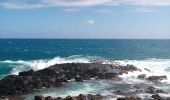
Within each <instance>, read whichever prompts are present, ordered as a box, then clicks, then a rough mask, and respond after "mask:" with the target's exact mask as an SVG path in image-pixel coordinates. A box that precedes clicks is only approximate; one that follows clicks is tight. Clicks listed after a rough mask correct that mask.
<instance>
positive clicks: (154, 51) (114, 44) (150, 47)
mask: <svg viewBox="0 0 170 100" xmlns="http://www.w3.org/2000/svg"><path fill="white" fill-rule="evenodd" d="M96 59H100V60H103V61H106V63H107V62H109V61H115V62H117V63H120V64H122V65H123V64H132V65H134V66H136V67H137V68H140V69H141V70H143V73H145V74H146V75H147V76H151V75H166V76H167V77H168V79H167V80H165V82H166V83H168V84H169V83H170V40H144V39H143V40H142V39H141V40H135V39H0V79H2V78H4V77H5V76H7V75H10V74H18V73H19V72H21V71H26V70H30V69H33V70H40V69H43V68H47V67H49V66H51V65H54V64H61V63H72V62H75V63H76V62H80V63H88V62H90V61H91V60H96ZM145 68H147V69H149V70H151V72H150V73H149V72H147V71H144V69H145ZM139 74H141V73H140V72H132V73H129V74H128V75H122V76H121V77H122V78H123V80H124V82H122V83H119V82H110V81H109V82H105V81H102V80H101V81H98V82H95V81H91V82H87V83H70V84H68V87H64V88H60V89H51V90H47V91H48V92H47V91H45V92H44V91H43V92H41V93H42V94H44V95H52V96H55V95H56V94H57V95H58V96H61V97H62V96H66V95H77V94H80V93H82V92H83V93H99V92H102V93H104V94H109V93H110V92H109V90H108V87H115V86H117V85H120V84H121V86H123V84H126V85H128V84H137V83H146V82H145V81H144V80H140V79H137V78H136V77H137V75H139ZM113 83H114V85H113ZM106 87H107V89H106ZM161 88H166V89H167V91H170V87H169V86H163V87H161ZM107 90H108V91H107ZM49 91H50V92H49ZM62 92H63V93H65V95H63V93H62ZM30 95H32V94H30Z"/></svg>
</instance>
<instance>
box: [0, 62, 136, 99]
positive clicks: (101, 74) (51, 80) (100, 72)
mask: <svg viewBox="0 0 170 100" xmlns="http://www.w3.org/2000/svg"><path fill="white" fill-rule="evenodd" d="M136 70H138V69H137V68H136V67H134V66H132V65H126V66H120V65H119V66H117V65H116V66H115V65H113V64H99V63H67V64H56V65H54V66H51V67H49V68H45V69H43V70H39V71H33V70H30V71H24V72H20V73H19V75H9V76H7V77H5V78H4V79H2V80H0V90H1V91H0V96H1V97H2V96H9V95H16V94H22V93H28V92H32V91H33V90H38V89H42V88H49V87H60V86H63V85H64V84H66V83H67V82H68V81H69V80H71V79H74V80H75V81H78V82H83V81H84V80H90V79H91V78H94V79H116V78H118V75H121V74H123V73H124V72H128V71H136Z"/></svg>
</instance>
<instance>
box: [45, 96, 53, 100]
mask: <svg viewBox="0 0 170 100" xmlns="http://www.w3.org/2000/svg"><path fill="white" fill-rule="evenodd" d="M45 100H53V98H52V97H51V96H48V97H46V98H45Z"/></svg>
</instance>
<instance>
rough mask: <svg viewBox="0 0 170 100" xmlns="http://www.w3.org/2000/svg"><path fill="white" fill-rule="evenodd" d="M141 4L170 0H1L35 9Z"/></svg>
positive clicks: (5, 5) (6, 4)
mask: <svg viewBox="0 0 170 100" xmlns="http://www.w3.org/2000/svg"><path fill="white" fill-rule="evenodd" d="M122 4H123V5H139V6H170V0H37V2H35V3H33V2H32V3H30V1H29V0H27V1H25V0H5V1H0V7H1V8H8V9H35V8H44V7H89V6H99V5H122Z"/></svg>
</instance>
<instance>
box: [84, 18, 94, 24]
mask: <svg viewBox="0 0 170 100" xmlns="http://www.w3.org/2000/svg"><path fill="white" fill-rule="evenodd" d="M86 23H87V24H94V23H95V21H94V20H92V19H88V20H87V21H86Z"/></svg>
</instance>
